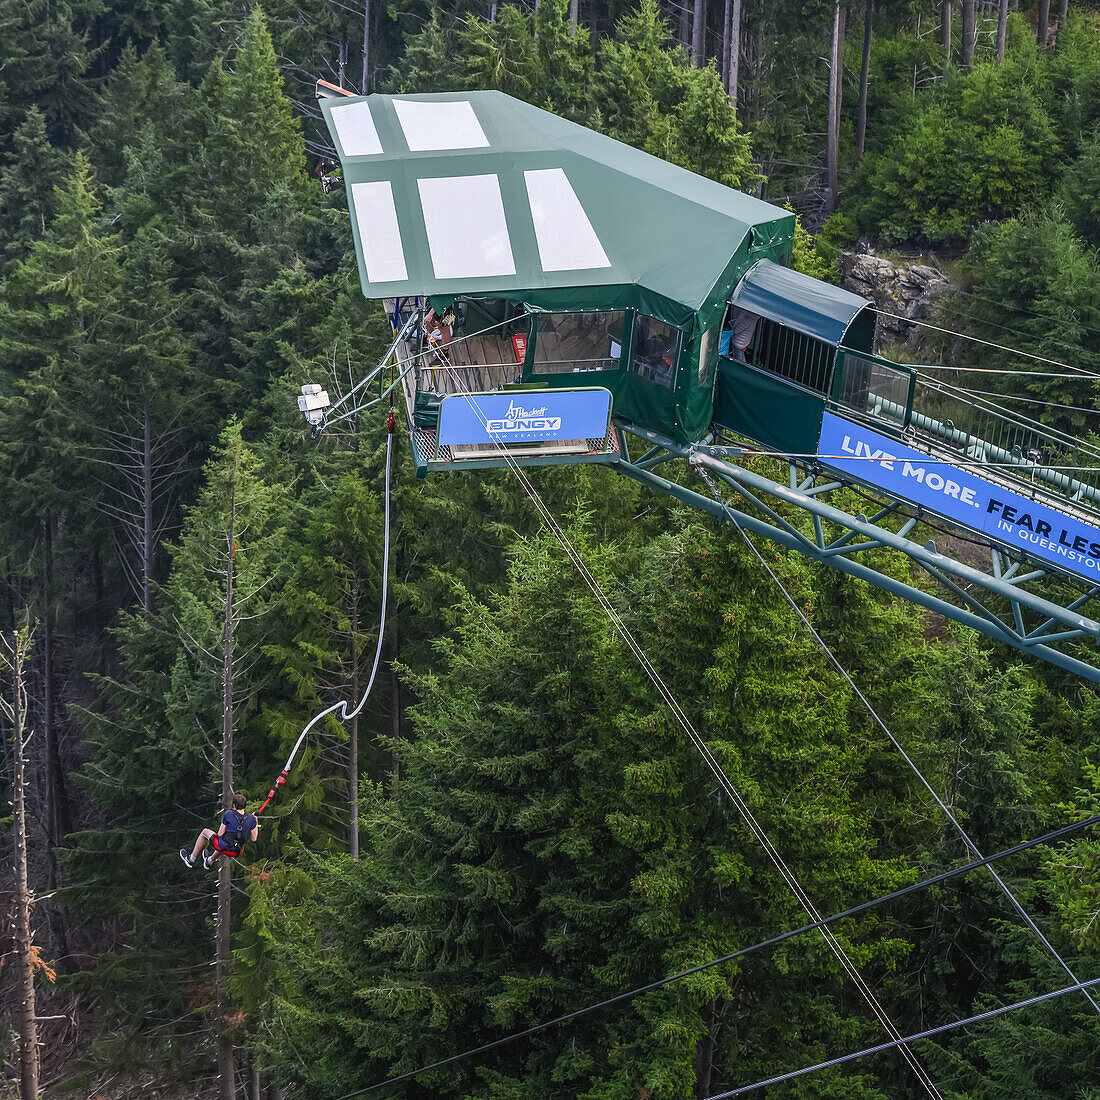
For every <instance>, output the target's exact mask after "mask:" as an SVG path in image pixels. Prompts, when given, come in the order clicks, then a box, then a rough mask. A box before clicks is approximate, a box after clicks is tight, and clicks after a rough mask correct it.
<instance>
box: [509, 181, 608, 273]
mask: <svg viewBox="0 0 1100 1100" xmlns="http://www.w3.org/2000/svg"><path fill="white" fill-rule="evenodd" d="M523 179H524V182H525V183H526V184H527V199H528V201H529V202H530V204H531V218H532V220H533V221H534V223H535V240H536V241H537V242H538V246H539V260H540V261H541V262H542V269H543V271H580V270H584V269H587V268H594V267H610V266H611V261H610V260H609V259H608V258H607V253H606V252H604V250H603V245H602V244H600V238H599V237H597V236H596V231H595V230H594V229H593V228H592V223H591V222H590V221H589V220H588V215H587V214H586V213H585V212H584V207H583V206H581V201H580V199H578V198H577V194H576V192H575V191H574V190H573V188H572V186H571V185H570V183H569V180H568V179H567V178H566V175H565V172H564V171H563V170H562V169H561V168H541V169H538V170H537V171H532V172H524V173H523Z"/></svg>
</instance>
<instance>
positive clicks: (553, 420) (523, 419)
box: [485, 402, 561, 434]
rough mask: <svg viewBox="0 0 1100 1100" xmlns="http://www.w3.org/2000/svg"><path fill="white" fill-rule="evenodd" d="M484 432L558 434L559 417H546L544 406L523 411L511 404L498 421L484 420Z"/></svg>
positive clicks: (523, 409)
mask: <svg viewBox="0 0 1100 1100" xmlns="http://www.w3.org/2000/svg"><path fill="white" fill-rule="evenodd" d="M485 430H486V431H487V432H493V433H494V434H497V433H504V432H560V431H561V417H560V416H547V415H546V406H545V405H543V406H542V407H541V408H539V409H525V408H524V407H523V406H522V405H517V404H516V403H515V402H512V403H511V404H509V406H508V411H507V412H506V413H505V414H504V416H503V417H502V418H500V419H496V420H494V419H486V421H485Z"/></svg>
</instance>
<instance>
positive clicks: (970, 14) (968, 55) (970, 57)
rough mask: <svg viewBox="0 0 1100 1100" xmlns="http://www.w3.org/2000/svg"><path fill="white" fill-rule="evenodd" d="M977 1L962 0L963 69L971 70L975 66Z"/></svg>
mask: <svg viewBox="0 0 1100 1100" xmlns="http://www.w3.org/2000/svg"><path fill="white" fill-rule="evenodd" d="M974 4H975V0H962V14H963V18H962V38H963V40H962V67H963V69H969V68H970V67H971V66H972V65H973V64H974V35H975V31H976V29H977V28H976V24H975V20H974Z"/></svg>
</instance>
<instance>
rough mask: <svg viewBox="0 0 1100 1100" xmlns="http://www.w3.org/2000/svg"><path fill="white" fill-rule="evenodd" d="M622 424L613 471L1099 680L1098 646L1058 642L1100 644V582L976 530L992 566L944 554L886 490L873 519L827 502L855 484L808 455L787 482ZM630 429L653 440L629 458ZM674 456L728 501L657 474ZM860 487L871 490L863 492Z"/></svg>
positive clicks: (710, 449) (724, 452) (711, 449)
mask: <svg viewBox="0 0 1100 1100" xmlns="http://www.w3.org/2000/svg"><path fill="white" fill-rule="evenodd" d="M617 430H618V435H619V448H620V451H621V458H620V460H619V461H618V462H617V463H616V464H615V466H614V468H615V469H616V470H617V471H618V472H619V473H620V474H623V475H624V476H626V477H630V478H633V479H634V480H635V481H638V482H641V484H643V485H648V486H649V487H650V488H653V489H656V490H658V491H660V492H662V493H666V494H668V495H669V496H671V497H674V498H675V499H676V500H680V501H682V502H684V503H686V504H690V505H692V506H693V507H696V508H699V509H701V510H702V511H704V512H707V513H709V514H710V515H712V516H714V517H715V518H717V519H720V520H725V521H731V520H734V519H736V521H737V522H738V523H740V524H741V526H743V527H745V528H746V529H748V530H750V531H752V532H754V533H755V534H758V535H760V536H762V537H763V538H767V539H771V540H772V541H773V542H777V543H779V544H780V545H782V546H786V547H787V548H789V549H791V550H795V551H797V552H798V553H800V554H803V555H804V556H805V557H808V558H811V559H813V560H814V561H818V562H821V563H822V564H824V565H828V566H831V567H832V568H834V569H838V570H840V571H841V572H842V573H847V574H848V575H849V576H852V577H858V578H859V579H860V580H864V581H867V582H869V583H870V584H873V585H876V586H877V587H879V588H882V589H884V590H885V591H887V592H890V593H892V594H893V595H895V596H900V597H901V598H902V599H905V600H909V601H910V602H912V603H915V604H918V605H919V606H921V607H924V608H926V609H927V610H929V611H934V612H936V613H937V614H939V615H943V616H944V617H945V618H947V619H952V620H954V621H955V622H958V623H962V624H963V625H964V626H968V627H970V628H971V629H973V630H977V631H979V632H980V633H982V634H985V635H986V636H987V637H990V638H994V639H996V640H997V641H999V642H1004V643H1006V644H1007V645H1011V646H1014V647H1015V648H1016V649H1019V650H1021V651H1022V652H1024V653H1027V654H1030V655H1032V656H1034V657H1038V658H1039V659H1040V660H1043V661H1047V662H1048V663H1050V664H1052V665H1056V666H1058V667H1059V668H1063V669H1065V670H1067V671H1068V672H1072V673H1074V674H1075V675H1077V676H1081V677H1083V678H1084V679H1086V680H1089V681H1091V682H1093V683H1100V650H1098V651H1097V659H1096V662H1095V663H1092V662H1090V661H1088V660H1084V659H1082V657H1081V656H1076V655H1074V654H1072V653H1068V652H1066V651H1065V650H1064V649H1062V648H1056V647H1058V646H1063V645H1065V643H1067V642H1069V643H1072V642H1075V641H1078V640H1091V641H1092V643H1093V646H1094V647H1100V622H1098V621H1097V620H1096V619H1093V618H1090V617H1088V616H1087V615H1085V614H1083V613H1082V612H1081V609H1082V608H1084V607H1086V606H1087V605H1088V604H1089V603H1090V602H1091V601H1092V600H1093V599H1095V598H1096V597H1097V596H1098V595H1100V586H1097V585H1093V586H1088V585H1084V584H1081V583H1080V582H1077V583H1075V582H1074V581H1072V580H1071V579H1070V578H1068V577H1066V576H1063V575H1062V574H1060V573H1056V572H1053V571H1051V570H1048V569H1046V568H1043V567H1040V566H1034V565H1032V564H1031V563H1026V562H1025V560H1024V559H1022V558H1020V557H1018V556H1013V555H1011V554H1010V553H1009V552H1008V551H1007V550H1005V549H1003V548H1000V547H998V546H996V545H994V544H993V543H990V542H988V541H987V540H982V539H980V536H978V535H974V536H973V537H974V539H975V541H979V542H981V544H982V547H983V548H984V552H987V553H988V554H989V561H990V566H989V569H988V570H983V569H980V568H977V567H976V566H974V565H968V564H967V563H965V562H962V561H959V560H957V559H955V558H953V557H951V556H950V555H948V554H944V553H942V552H941V551H940V550H938V549H937V548H936V545H935V543H934V542H933V541H931V540H929V541H927V542H924V543H920V542H915V541H913V540H912V539H910V538H909V535H910V533H911V532H912V531H913V529H914V528H915V527H916V526H917V524H918V523H920V522H921V520H922V519H923V518H924V516H923V514H922V512H921V511H920V509H919V508H917V507H916V506H915V505H911V504H909V503H907V502H905V501H901V500H892V499H890V498H889V497H888V496H886V495H885V494H883V493H882V491H881V490H877V491H876V495H877V496H881V497H883V499H884V501H885V503H883V505H882V507H881V508H879V509H878V510H877V511H876V512H875V513H874V514H873V515H871V516H870V517H868V516H866V515H863V514H859V515H854V516H853V515H851V514H850V512H848V511H845V510H843V509H842V508H840V507H837V506H835V504H832V503H829V502H828V500H827V499H826V498H836V496H837V495H838V494H839V493H840V492H842V491H845V490H848V489H850V488H852V487H853V486H852V483H851V482H850V481H846V480H844V479H843V478H842V477H841V476H840V475H838V474H836V473H835V472H833V471H827V470H824V469H822V468H820V467H817V466H814V465H812V464H811V465H808V464H807V463H806V461H805V460H788V466H789V473H790V480H789V484H787V485H783V484H781V483H779V482H777V481H773V480H771V479H770V478H767V477H765V476H763V475H762V474H760V473H757V472H756V471H755V470H750V469H748V468H747V467H746V466H744V465H741V464H739V463H738V462H737V461H736V460H737V459H742V458H748V457H751V452H749V451H745V450H742V449H741V448H740V447H721V446H706V445H703V444H694V445H691V446H682V445H680V444H678V443H676V442H674V441H673V440H671V439H667V438H665V437H663V436H661V435H658V434H657V433H655V432H651V431H649V430H648V429H646V428H641V427H638V426H637V425H634V424H623V425H622V426H620V427H619V428H618V429H617ZM627 433H629V435H631V436H636V437H638V438H639V439H642V440H645V441H646V442H648V443H649V444H651V447H650V449H649V450H648V451H647V452H646V453H645V454H644V455H642V456H641V457H639V458H637V459H634V458H632V457H631V455H630V452H629V450H628V441H627ZM675 460H683V461H686V462H687V463H688V464H689V465H690V466H691V467H694V468H695V469H697V470H698V471H699V472H703V473H705V474H706V475H707V479H708V481H709V482H711V483H712V484H713V482H715V481H718V482H721V483H722V486H723V487H724V488H725V489H729V490H731V491H732V493H733V496H732V497H731V499H730V500H729V501H724V500H721V499H716V497H715V496H708V495H707V494H705V493H701V492H696V491H695V490H693V489H689V488H687V487H686V486H684V485H681V484H678V483H677V482H675V481H670V480H669V479H667V478H664V477H661V476H660V475H658V474H655V473H654V472H653V469H654V467H656V466H659V465H661V464H663V463H667V462H670V461H675ZM860 491H861V492H862V493H864V495H865V496H866V492H867V491H866V490H865V489H863V488H862V487H861V489H860ZM779 505H788V506H794V507H795V508H798V509H800V511H801V512H802V513H803V514H805V516H806V517H807V518H808V520H809V525H808V526H809V527H812V534H807V533H805V532H804V531H803V530H800V529H799V527H798V526H796V525H795V524H794V523H792V522H791V520H790V519H788V518H786V517H785V516H784V515H782V514H781V513H780V512H779V511H778V510H777V508H778V506H779ZM929 518H930V519H931V518H932V517H929ZM976 549H977V547H976ZM870 550H888V551H894V552H896V553H897V554H900V555H901V556H902V557H904V558H906V559H908V561H909V562H910V563H912V565H915V566H917V567H919V569H920V570H921V571H922V572H923V573H924V574H926V575H927V576H928V577H930V578H931V579H932V580H933V581H935V582H936V587H937V588H938V589H939V592H940V594H938V595H937V594H935V593H934V592H931V591H926V590H925V589H923V588H918V587H917V586H916V585H914V584H910V583H908V582H906V581H902V580H898V579H897V578H896V577H893V576H890V575H889V574H887V573H884V572H883V571H882V570H881V569H879V568H878V567H877V566H876V565H875V563H874V560H873V558H871V557H868V554H867V551H870Z"/></svg>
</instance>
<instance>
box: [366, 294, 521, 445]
mask: <svg viewBox="0 0 1100 1100" xmlns="http://www.w3.org/2000/svg"><path fill="white" fill-rule="evenodd" d="M385 306H386V310H387V311H388V312H390V313H391V314H392V312H393V306H394V303H393V300H392V299H387V300H386V302H385ZM420 350H421V348H420V334H419V333H418V332H416V331H413V332H411V333H410V334H409V338H408V339H407V340H403V341H402V343H401V346H400V348H399V356H400V360H401V368H402V370H405V368H406V367H409V366H412V364H413V363H414V361H415V363H416V365H415V367H413V369H411V370H409V371H408V372H407V373H406V374H405V375H404V377H403V379H402V386H403V389H404V391H405V407H406V409H407V410H408V416H409V421H410V425H411V421H412V410H413V406H414V404H415V401H416V390H417V388H418V387H419V389H421V390H431V391H432V392H434V393H438V394H447V393H485V392H487V391H489V390H499V389H501V388H502V387H503V386H505V385H507V384H508V383H510V382H518V381H519V380H520V375H521V372H522V369H523V365H522V363H519V362H517V361H516V353H515V349H514V347H513V346H512V339H511V337H510V336H507V335H497V334H496V333H493V332H490V333H485V334H477V335H469V336H468V335H466V333H465V332H463V331H462V330H461V329H460V328H456V330H455V333H454V337H453V338H452V340H451V343H450V344H449V345H448V347H447V349H446V355H445V356H444V355H440V354H439V353H437V352H434V351H430V350H424V351H423V354H421V355H420V358H419V360H417V359H416V356H417V354H418V352H419V351H420Z"/></svg>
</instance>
